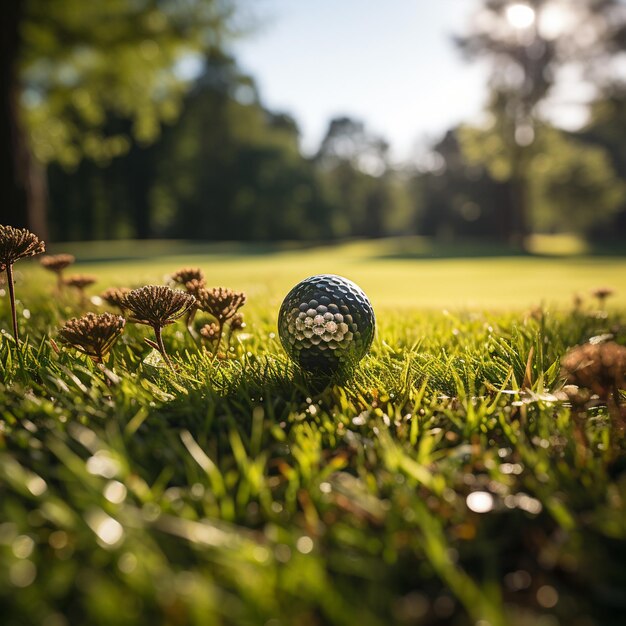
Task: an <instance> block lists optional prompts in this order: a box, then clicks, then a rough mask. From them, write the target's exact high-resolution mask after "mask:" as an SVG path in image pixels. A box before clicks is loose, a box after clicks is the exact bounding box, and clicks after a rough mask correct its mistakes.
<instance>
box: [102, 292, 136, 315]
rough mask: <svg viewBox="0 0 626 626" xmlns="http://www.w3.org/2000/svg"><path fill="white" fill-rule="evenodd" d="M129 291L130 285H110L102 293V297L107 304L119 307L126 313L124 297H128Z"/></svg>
mask: <svg viewBox="0 0 626 626" xmlns="http://www.w3.org/2000/svg"><path fill="white" fill-rule="evenodd" d="M129 293H130V289H129V288H128V287H109V288H108V289H105V290H104V291H103V292H102V293H101V294H100V297H101V298H102V299H103V300H104V301H105V302H106V303H107V304H110V305H111V306H115V307H117V308H118V309H120V311H122V313H124V312H125V311H126V308H125V306H124V298H126V296H127V295H128V294H129Z"/></svg>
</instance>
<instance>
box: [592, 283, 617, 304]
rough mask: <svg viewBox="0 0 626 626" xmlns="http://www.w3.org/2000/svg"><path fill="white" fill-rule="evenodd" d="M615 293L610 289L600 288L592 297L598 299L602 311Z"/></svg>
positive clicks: (593, 292)
mask: <svg viewBox="0 0 626 626" xmlns="http://www.w3.org/2000/svg"><path fill="white" fill-rule="evenodd" d="M614 293H615V291H614V290H613V289H611V288H610V287H598V289H594V290H593V291H592V292H591V295H592V296H593V297H594V298H597V299H598V305H599V307H600V308H601V309H603V308H604V304H605V302H606V299H607V298H608V297H610V296H612V295H613V294H614Z"/></svg>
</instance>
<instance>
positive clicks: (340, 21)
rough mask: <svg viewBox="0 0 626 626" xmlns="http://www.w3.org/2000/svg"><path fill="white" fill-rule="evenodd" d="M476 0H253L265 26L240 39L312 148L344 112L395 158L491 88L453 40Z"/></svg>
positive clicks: (264, 89) (268, 95)
mask: <svg viewBox="0 0 626 626" xmlns="http://www.w3.org/2000/svg"><path fill="white" fill-rule="evenodd" d="M474 4H475V0H254V1H252V0H249V6H250V8H251V10H252V11H253V12H254V14H255V16H256V18H257V20H258V23H259V26H258V28H256V29H255V31H254V32H253V33H252V34H250V35H247V36H246V37H245V38H243V39H242V40H240V41H239V42H238V43H237V44H236V45H235V47H234V51H235V55H236V57H237V58H238V60H239V62H240V64H241V66H242V67H243V68H244V69H245V70H247V71H249V72H250V73H252V74H253V75H254V76H255V78H256V79H257V81H258V85H259V87H260V92H261V98H262V100H263V102H264V103H265V104H266V105H267V106H269V107H270V108H271V109H273V110H279V111H285V112H288V113H290V114H291V115H293V116H294V117H295V118H296V120H297V121H298V124H299V126H300V129H301V131H302V147H303V149H304V150H305V151H307V152H310V151H311V150H314V149H315V148H316V147H317V146H318V145H319V142H320V140H321V138H322V136H323V134H324V132H325V130H326V128H327V125H328V122H329V120H330V119H331V118H332V117H334V116H337V115H350V116H353V117H357V118H359V119H361V120H363V121H364V122H365V123H366V124H367V127H368V128H369V129H371V130H372V131H374V132H377V133H379V134H381V135H383V136H384V137H385V138H386V139H387V140H388V141H389V142H390V144H391V146H392V155H393V156H394V157H395V158H396V159H405V158H408V157H410V156H411V155H412V154H413V153H414V152H415V151H416V150H417V149H419V146H420V145H423V144H424V142H425V140H427V139H428V140H432V139H433V138H436V137H438V136H440V135H441V134H442V133H443V132H445V130H446V129H447V128H449V127H450V126H451V125H453V124H455V123H457V122H459V121H461V120H471V119H475V118H476V117H477V115H478V113H479V111H480V110H481V108H482V104H483V101H484V97H485V79H486V72H485V70H484V68H481V67H480V66H475V65H469V64H467V63H465V62H464V61H463V59H462V58H461V56H460V55H459V53H458V52H457V51H456V49H455V48H454V45H453V43H452V41H451V36H452V34H453V33H459V32H461V31H462V29H463V26H464V24H465V23H466V19H467V17H468V15H469V14H470V12H471V9H472V7H473V6H474Z"/></svg>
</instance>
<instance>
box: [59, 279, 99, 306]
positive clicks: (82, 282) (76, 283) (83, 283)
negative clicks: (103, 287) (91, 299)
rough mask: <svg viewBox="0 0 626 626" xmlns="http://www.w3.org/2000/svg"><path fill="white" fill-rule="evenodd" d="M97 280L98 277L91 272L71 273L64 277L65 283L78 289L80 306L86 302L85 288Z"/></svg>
mask: <svg viewBox="0 0 626 626" xmlns="http://www.w3.org/2000/svg"><path fill="white" fill-rule="evenodd" d="M97 280H98V278H97V277H96V276H92V275H91V274H73V275H72V276H68V277H67V278H66V279H65V284H66V285H67V286H68V287H73V288H74V289H76V290H77V291H78V293H79V294H80V304H81V306H85V304H87V295H86V293H85V289H87V287H90V286H91V285H93V284H94V283H95V282H96V281H97Z"/></svg>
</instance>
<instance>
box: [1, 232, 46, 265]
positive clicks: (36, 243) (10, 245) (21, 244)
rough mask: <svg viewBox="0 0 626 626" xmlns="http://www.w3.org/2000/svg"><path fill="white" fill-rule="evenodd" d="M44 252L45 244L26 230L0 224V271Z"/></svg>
mask: <svg viewBox="0 0 626 626" xmlns="http://www.w3.org/2000/svg"><path fill="white" fill-rule="evenodd" d="M45 251H46V244H45V243H44V242H43V241H41V240H40V239H39V237H37V235H34V234H33V233H31V232H30V231H29V230H26V228H14V227H13V226H5V225H4V224H0V269H4V268H5V267H6V266H7V265H13V263H15V261H18V260H19V259H24V258H26V257H29V256H35V255H36V254H41V253H42V252H45Z"/></svg>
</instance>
